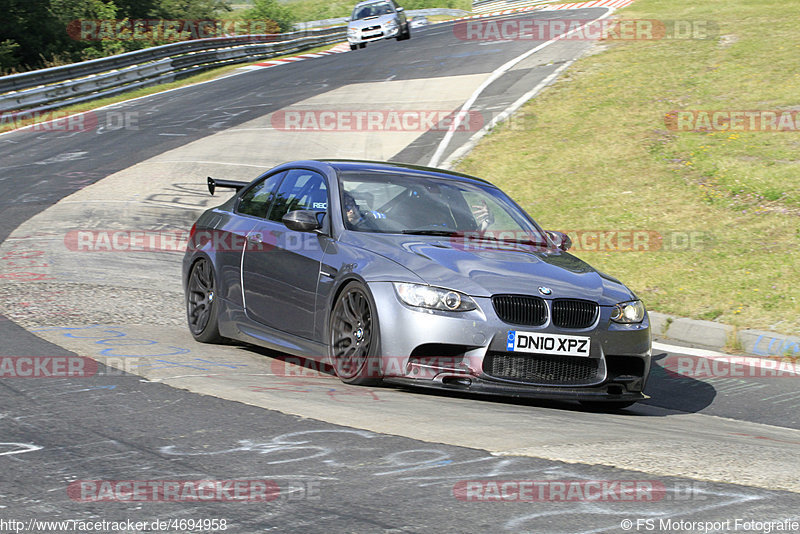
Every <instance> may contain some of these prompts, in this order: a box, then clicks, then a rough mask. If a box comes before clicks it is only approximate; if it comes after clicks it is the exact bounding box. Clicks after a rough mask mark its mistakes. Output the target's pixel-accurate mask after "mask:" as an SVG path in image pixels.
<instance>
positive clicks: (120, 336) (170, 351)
mask: <svg viewBox="0 0 800 534" xmlns="http://www.w3.org/2000/svg"><path fill="white" fill-rule="evenodd" d="M55 330H62V331H65V333H64V337H70V338H73V339H94V340H96V341H95V344H97V345H101V346H105V347H107V348H103V349H102V350H101V351H100V355H101V356H109V357H117V358H163V357H166V356H177V355H179V354H188V353H189V352H191V350H190V349H185V348H182V347H174V346H172V345H165V344H164V343H161V342H159V341H154V340H152V339H133V338H128V337H127V336H128V335H127V334H126V333H125V332H121V331H119V330H113V329H110V328H104V327H103V325H91V326H79V327H54V328H39V329H36V330H32V332H46V331H55ZM78 331H82V332H80V333H77V332H78ZM86 334H88V335H86ZM119 347H148V348H147V349H141V353H140V354H126V353H125V352H139V350H133V351H131V350H126V349H119ZM165 349H166V350H165ZM118 350H122V352H118Z"/></svg>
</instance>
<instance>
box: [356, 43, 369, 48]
mask: <svg viewBox="0 0 800 534" xmlns="http://www.w3.org/2000/svg"><path fill="white" fill-rule="evenodd" d="M358 47H359V48H366V47H367V43H358Z"/></svg>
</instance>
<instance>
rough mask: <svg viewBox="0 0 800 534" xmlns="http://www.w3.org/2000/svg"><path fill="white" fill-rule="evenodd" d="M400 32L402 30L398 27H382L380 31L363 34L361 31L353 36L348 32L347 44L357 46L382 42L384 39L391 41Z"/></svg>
mask: <svg viewBox="0 0 800 534" xmlns="http://www.w3.org/2000/svg"><path fill="white" fill-rule="evenodd" d="M399 32H400V28H399V27H398V26H395V27H393V28H386V27H382V28H381V29H380V30H376V31H371V32H362V31H361V30H359V31H358V32H357V33H355V34H352V33H350V32H349V31H348V32H347V42H348V43H350V44H351V45H357V44H361V43H371V42H374V41H380V40H382V39H391V38H393V37H397V35H398V33H399Z"/></svg>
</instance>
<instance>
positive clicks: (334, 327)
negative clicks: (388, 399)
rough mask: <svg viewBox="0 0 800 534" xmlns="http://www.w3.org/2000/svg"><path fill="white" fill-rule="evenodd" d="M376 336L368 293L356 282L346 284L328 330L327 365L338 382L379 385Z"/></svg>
mask: <svg viewBox="0 0 800 534" xmlns="http://www.w3.org/2000/svg"><path fill="white" fill-rule="evenodd" d="M379 332H380V330H379V328H378V316H377V314H376V313H375V303H374V301H373V299H372V295H371V294H370V292H369V289H367V287H366V286H365V285H364V284H362V283H360V282H350V283H348V284H347V285H346V286H345V287H344V289H342V292H341V293H340V294H339V297H338V298H337V299H336V304H335V305H334V307H333V311H332V312H331V319H330V328H329V336H330V354H331V365H332V366H333V369H334V371H335V372H336V376H338V377H339V379H340V380H341V381H342V382H344V383H345V384H353V385H357V386H374V385H378V384H380V383H381V378H382V375H381V370H380V359H379V358H380V356H379V355H380V337H379Z"/></svg>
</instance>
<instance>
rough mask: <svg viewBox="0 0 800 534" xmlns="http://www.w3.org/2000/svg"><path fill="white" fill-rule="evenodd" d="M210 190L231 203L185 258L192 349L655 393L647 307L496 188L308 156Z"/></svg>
mask: <svg viewBox="0 0 800 534" xmlns="http://www.w3.org/2000/svg"><path fill="white" fill-rule="evenodd" d="M208 187H209V190H210V192H211V193H212V194H213V193H214V191H215V189H216V188H220V187H226V188H233V189H235V190H236V193H235V195H234V196H232V197H231V198H230V199H229V200H227V201H226V202H224V203H223V204H222V205H220V206H218V207H216V208H212V209H209V210H207V211H206V212H204V213H203V214H202V215H201V216H200V218H199V219H198V220H197V222H196V224H195V225H194V227H193V228H192V230H191V234H190V235H191V237H190V240H189V241H190V242H189V246H188V247H187V251H186V255H185V257H184V262H183V273H184V274H183V284H184V288H185V293H186V305H187V314H188V322H189V328H190V330H191V332H192V334H193V336H194V337H195V339H197V340H198V341H201V342H218V341H222V340H224V339H228V340H239V341H242V342H247V343H253V344H257V345H261V346H264V347H268V348H271V349H276V350H279V351H282V352H284V353H289V354H292V355H296V356H301V357H303V358H306V359H309V360H310V361H314V362H319V363H322V364H329V365H330V367H331V368H332V369H333V371H334V372H335V373H336V374H337V375H338V376H339V378H340V379H341V380H343V381H344V382H346V383H350V384H363V385H366V384H377V383H381V382H384V383H390V384H391V383H393V384H402V385H411V386H422V387H432V388H441V389H447V390H455V391H464V392H477V393H487V394H498V395H505V396H516V397H522V396H525V397H540V398H550V399H569V400H577V401H580V402H582V403H584V404H585V405H588V406H591V407H595V408H597V407H600V408H607V409H617V408H622V407H625V406H629V405H630V404H632V403H634V402H636V401H638V400H642V399H645V398H646V396H645V395H644V393H643V391H644V387H645V384H646V381H647V376H648V373H649V370H650V352H651V339H650V326H649V320H648V316H647V312H646V310H645V308H644V305H643V304H642V303H641V301H639V299H638V298H637V297H636V295H635V294H634V293H633V292H632V291H631V290H630V289H628V288H627V287H625V286H624V285H623V284H622V283H621V282H619V281H618V280H616V279H615V278H613V277H611V276H608V275H606V274H604V273H601V272H599V271H596V270H595V269H593V268H592V267H591V266H589V265H588V264H587V263H585V262H584V261H582V260H581V259H579V258H577V257H575V256H573V255H571V254H570V253H569V252H567V250H568V249H569V247H570V244H571V243H570V240H569V238H568V237H567V236H566V235H565V234H562V233H560V232H554V231H544V230H542V228H541V227H540V226H539V225H538V224H537V223H536V222H535V221H534V220H533V219H532V218H531V217H530V216H529V215H528V214H527V213H526V212H525V211H524V210H523V209H522V208H520V206H518V205H517V204H516V203H515V202H514V201H513V200H511V198H509V197H508V196H507V195H506V194H505V193H503V192H502V191H501V190H500V189H498V188H497V187H495V186H493V185H492V184H490V183H489V182H487V181H485V180H482V179H479V178H475V177H471V176H466V175H463V174H459V173H455V172H449V171H443V170H439V169H432V168H426V167H418V166H411V165H402V164H395V163H378V162H369V161H347V160H314V161H295V162H291V163H286V164H283V165H280V166H278V167H275V168H273V169H271V170H269V171H267V172H265V173H264V174H262V175H261V176H259V177H258V178H256V179H255V180H253V181H252V182H250V183H245V182H235V181H227V180H214V179H212V178H209V179H208Z"/></svg>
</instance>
